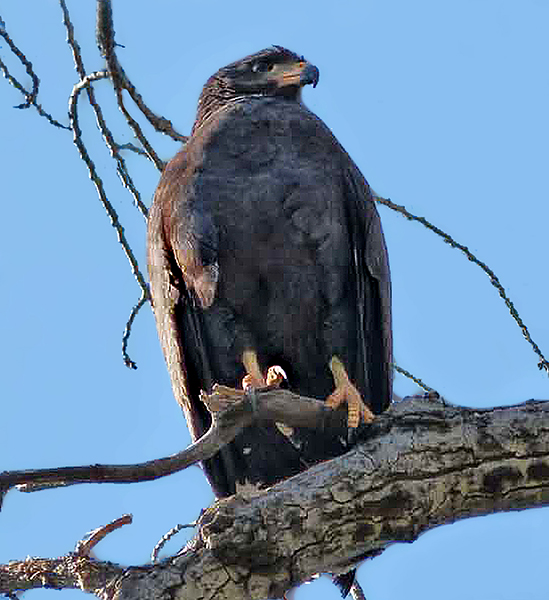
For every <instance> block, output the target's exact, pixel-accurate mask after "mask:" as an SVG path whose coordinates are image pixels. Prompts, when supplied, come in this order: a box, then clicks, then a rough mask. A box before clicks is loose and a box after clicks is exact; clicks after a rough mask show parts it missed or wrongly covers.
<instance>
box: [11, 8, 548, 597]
mask: <svg viewBox="0 0 549 600" xmlns="http://www.w3.org/2000/svg"><path fill="white" fill-rule="evenodd" d="M114 4H115V7H114V8H115V22H116V31H117V41H118V42H119V43H120V44H123V45H124V48H119V50H118V53H119V58H120V60H121V62H122V64H123V65H124V68H125V69H126V71H127V73H128V75H129V76H130V78H131V79H132V80H133V82H134V83H135V84H136V86H137V87H138V89H139V90H140V92H141V93H142V94H143V96H144V98H145V100H146V101H147V102H148V103H149V105H150V106H151V107H152V108H153V109H154V110H155V111H157V112H159V113H161V114H163V115H164V116H166V117H168V118H170V119H171V120H172V121H173V123H174V125H175V126H176V128H178V129H179V130H180V131H181V132H183V133H187V132H189V130H190V128H191V125H192V122H193V119H194V114H195V107H196V100H197V97H198V94H199V92H200V89H201V86H202V84H203V83H204V82H205V80H206V79H207V77H208V76H209V75H211V74H212V73H213V72H214V71H215V70H216V69H217V68H219V67H220V66H222V65H224V64H227V63H228V62H230V61H232V60H235V59H237V58H239V57H241V56H244V55H246V54H248V53H250V52H253V51H255V50H258V49H260V48H263V47H266V46H268V45H270V44H280V45H284V46H287V47H288V48H290V49H292V50H294V51H296V52H299V53H301V54H304V55H305V57H306V58H307V59H309V60H310V61H311V62H313V63H314V64H316V65H317V66H318V67H319V69H320V83H319V85H318V87H317V88H316V89H315V90H313V89H307V90H305V93H304V101H305V102H306V104H307V105H308V106H309V107H310V108H311V109H312V110H313V111H314V112H316V113H317V114H318V115H319V116H320V117H321V118H322V119H324V121H325V122H326V123H327V125H328V126H329V127H330V128H331V129H332V131H333V132H334V133H335V135H336V136H337V137H338V139H339V140H340V141H341V142H342V144H343V145H344V147H345V148H346V149H347V151H348V152H349V153H350V155H351V156H352V157H353V159H354V160H355V162H356V163H357V164H358V166H359V167H360V169H361V170H362V171H363V173H364V175H365V176H366V178H367V179H368V181H369V182H370V184H371V185H372V187H373V188H374V189H375V190H376V191H377V192H378V193H379V194H380V195H385V196H389V197H391V198H392V199H393V201H395V202H397V203H399V204H404V205H406V207H407V208H408V209H409V210H411V211H412V212H414V213H416V214H421V215H423V216H425V217H427V218H428V219H430V220H431V221H432V222H433V223H435V224H436V225H437V226H439V227H441V228H442V229H444V230H446V231H447V232H449V233H450V234H451V235H452V236H454V237H455V238H456V239H457V240H459V241H460V242H461V243H463V244H465V245H467V246H468V247H469V248H470V249H471V250H472V251H473V252H475V253H476V254H477V256H478V257H479V258H480V259H481V260H483V261H485V262H487V263H488V264H489V265H490V266H491V268H492V269H493V270H494V271H495V272H496V274H497V275H498V276H499V277H500V279H501V282H502V283H503V285H504V286H505V287H506V289H507V291H508V293H509V294H510V296H511V297H512V299H513V301H514V302H515V304H516V307H517V309H518V310H519V311H520V313H521V315H522V317H523V319H524V320H525V322H526V323H527V325H528V326H529V328H530V331H531V334H532V336H533V337H534V339H535V340H536V341H537V343H538V344H539V345H540V347H541V349H542V350H544V351H545V353H546V355H549V325H548V321H547V296H548V287H549V286H548V283H547V259H546V257H547V255H548V250H549V248H548V245H549V244H548V235H547V223H548V222H549V202H548V200H549V198H548V192H547V182H546V179H547V177H546V174H547V169H548V164H549V148H548V144H549V141H548V140H549V117H548V116H547V106H548V105H549V79H548V76H547V65H546V57H547V56H548V55H549V38H548V37H547V24H548V23H549V2H548V1H547V0H521V1H520V2H518V1H517V0H515V1H510V0H459V1H458V0H449V1H445V2H441V1H440V0H439V1H434V0H433V1H427V0H416V1H415V2H409V1H404V0H388V1H384V2H381V1H380V0H377V1H373V0H372V1H365V2H358V1H351V0H341V1H339V2H334V3H320V2H312V1H309V0H303V1H302V2H299V3H294V2H288V1H280V2H277V3H273V4H272V5H267V4H259V3H257V2H253V3H252V2H245V1H238V0H235V1H234V2H231V3H221V2H218V3H215V2H210V3H205V2H199V1H197V0H194V1H187V2H178V1H176V0H157V1H156V2H155V3H154V9H152V8H151V6H152V4H151V3H145V2H132V1H130V0H117V2H115V3H114ZM94 5H95V3H94V2H92V1H91V0H88V2H82V1H81V0H79V1H75V0H72V1H71V0H69V8H70V9H71V11H72V13H71V14H72V17H73V20H74V22H75V26H76V32H77V35H78V36H79V39H80V43H81V44H82V47H83V51H84V58H85V60H86V66H87V68H88V69H89V70H90V71H91V70H95V69H99V68H101V67H102V63H101V59H100V58H99V56H98V54H97V51H96V48H95V40H94V10H95V6H94ZM0 14H1V16H2V18H3V19H4V20H5V22H6V26H7V27H8V30H9V31H10V33H11V34H12V36H13V39H14V40H15V42H16V43H17V44H19V46H20V47H21V48H22V49H23V50H24V51H25V52H26V53H27V56H28V58H29V59H30V60H31V61H32V62H33V65H34V66H35V68H36V71H37V73H38V74H39V76H40V77H41V79H42V88H41V95H40V101H41V102H42V104H43V105H44V107H45V108H46V110H48V111H50V112H52V113H53V114H54V116H55V117H56V118H57V119H59V120H63V121H64V122H66V113H67V108H66V107H67V98H68V95H69V93H70V91H71V89H72V86H73V84H74V83H75V82H76V75H75V73H74V70H73V68H72V59H71V55H70V52H69V49H68V46H67V45H66V44H65V41H64V40H65V32H64V30H63V27H62V22H61V14H60V10H59V7H58V6H57V3H55V2H43V0H27V1H26V2H25V3H21V2H19V1H17V0H5V1H4V2H3V6H2V12H1V13H0ZM0 53H1V56H2V58H3V59H4V60H6V61H7V62H8V63H9V64H10V66H11V67H12V68H13V72H14V73H15V74H17V76H18V77H19V78H20V79H21V80H23V81H26V79H25V75H24V71H23V70H22V69H21V68H20V66H19V65H17V63H16V62H15V61H14V60H13V59H12V58H11V57H10V56H9V53H8V52H7V49H6V46H5V44H4V43H2V45H1V47H0ZM96 89H97V92H98V94H99V96H100V98H101V99H103V100H104V102H105V103H106V105H108V106H109V107H110V109H109V110H107V114H108V116H109V118H110V119H111V125H112V127H113V129H115V130H117V131H119V132H121V133H120V135H119V140H120V141H121V142H128V141H132V137H131V133H130V132H129V131H128V130H126V129H125V128H124V127H123V123H122V119H121V116H120V115H119V113H118V111H117V110H116V108H115V107H114V104H113V102H112V96H111V94H110V89H109V86H108V84H107V83H100V84H98V85H97V88H96ZM21 101H22V99H21V97H20V95H19V94H18V93H16V92H15V91H14V90H13V89H12V88H10V87H9V86H8V85H7V84H6V83H5V82H4V81H3V82H0V123H1V126H2V127H1V131H2V133H1V136H0V165H1V166H0V171H1V177H2V180H1V181H2V186H1V190H2V193H1V196H2V218H1V220H0V229H1V234H0V269H1V272H2V284H3V285H2V294H0V339H1V340H2V344H1V345H0V346H1V347H0V370H1V373H2V376H1V378H0V396H1V398H2V402H1V405H0V422H1V423H2V430H1V435H0V459H1V464H0V469H22V468H38V467H47V466H48V467H51V466H60V465H66V464H89V463H94V462H104V463H129V462H137V461H140V460H146V459H150V458H154V457H159V456H164V455H167V454H170V453H173V452H176V451H178V450H180V449H181V448H182V447H184V446H186V445H187V444H188V442H189V437H188V434H187V431H186V428H185V426H184V422H183V418H182V416H181V413H180V411H179V409H178V407H177V405H176V403H175V402H174V401H173V398H172V395H171V390H170V386H169V381H168V376H167V373H166V369H165V366H164V363H163V358H162V356H161V352H160V347H159V344H158V341H157V338H156V332H155V328H154V322H153V318H152V315H151V311H150V309H149V308H148V307H147V308H146V309H144V310H143V311H142V313H141V315H140V316H139V317H138V319H137V322H136V324H135V327H134V333H133V336H132V338H131V341H130V352H131V355H132V358H133V359H134V360H136V361H137V363H138V365H139V369H138V370H137V371H135V372H132V371H129V370H128V369H127V368H126V367H124V365H123V363H122V360H121V355H120V344H121V342H120V340H121V334H122V330H123V327H124V325H125V322H126V319H127V316H128V313H129V311H130V309H131V306H132V305H133V304H134V303H135V301H136V300H137V298H138V295H139V290H138V288H137V285H136V284H135V282H134V280H133V278H132V275H131V272H130V270H129V267H128V265H127V262H126V259H125V258H124V256H123V254H122V252H121V250H120V247H119V246H118V244H117V242H116V236H115V233H114V230H113V229H112V228H111V226H110V224H109V222H108V220H107V218H106V216H105V214H104V211H103V209H102V208H101V206H100V205H99V202H98V201H97V197H96V193H95V190H94V188H93V186H92V184H91V182H90V181H89V179H88V176H87V172H86V169H85V167H84V165H83V163H82V162H81V161H80V159H79V157H78V155H77V152H76V149H75V148H74V146H73V145H72V143H71V135H70V133H68V132H64V131H57V130H55V129H53V128H52V127H51V126H50V125H49V124H48V123H47V122H46V121H45V120H44V119H41V118H40V117H38V116H37V114H36V113H35V112H33V111H31V110H29V111H20V110H14V109H13V108H12V107H13V106H14V105H16V104H19V103H20V102H21ZM116 124H118V125H119V127H117V125H116ZM82 125H83V128H84V131H85V136H86V140H87V142H88V144H89V146H90V149H91V150H92V152H93V155H94V158H95V160H96V163H97V165H98V167H99V169H100V171H101V173H102V174H103V175H104V176H105V180H106V183H107V186H108V193H109V198H110V200H111V202H113V204H114V206H115V207H116V209H117V210H119V211H120V215H121V218H122V219H123V220H124V224H125V227H126V231H127V233H128V235H129V237H130V239H131V241H132V244H133V247H134V250H135V252H136V253H137V255H138V257H139V259H140V260H141V264H142V267H143V268H145V262H144V249H145V223H144V221H143V218H142V217H141V215H140V214H139V213H138V212H137V211H136V210H135V209H134V208H133V207H132V206H131V199H130V196H129V194H128V193H127V192H126V191H125V190H124V189H123V188H122V187H121V186H120V185H119V183H118V180H117V178H116V176H115V175H114V173H113V166H112V162H111V160H110V158H109V156H108V153H107V152H106V151H105V150H104V149H103V148H102V144H101V140H100V137H99V135H98V133H97V131H96V129H95V125H94V122H93V119H92V118H91V113H90V111H89V110H87V109H85V108H84V109H83V111H82ZM153 143H154V144H155V145H156V147H157V148H158V151H159V152H160V154H161V155H162V157H163V158H165V159H167V158H169V157H170V156H171V155H173V154H174V153H175V152H176V151H177V145H176V144H175V143H173V142H170V141H168V140H163V139H161V138H160V137H159V136H153ZM130 167H131V169H132V170H133V174H134V175H135V177H136V180H137V182H138V183H139V185H140V187H141V189H142V191H143V196H144V200H145V201H146V202H147V203H150V198H151V196H152V193H153V191H154V188H155V185H156V183H157V181H158V174H157V173H156V171H155V169H154V168H153V167H151V166H149V165H147V164H146V163H145V162H144V161H143V160H142V159H137V158H131V159H130ZM380 212H381V215H382V219H383V224H384V229H385V233H386V237H387V243H388V246H389V252H390V259H391V267H392V274H393V282H394V315H395V318H394V330H395V353H396V359H397V361H398V362H399V364H401V366H403V367H404V368H406V369H409V370H410V371H412V372H414V373H415V374H416V375H418V376H420V377H422V378H423V379H424V380H425V381H426V382H427V383H428V384H429V385H431V386H432V387H434V388H436V389H438V390H439V391H440V393H441V394H443V395H444V396H445V397H446V398H447V399H448V400H450V401H451V402H454V403H457V404H463V405H466V406H478V407H486V406H493V405H504V404H511V403H516V402H522V401H524V400H527V399H529V398H538V399H544V398H545V399H546V398H548V397H549V393H548V390H549V379H548V377H547V375H545V374H542V373H540V372H539V371H538V369H537V366H536V363H537V360H536V356H535V355H534V353H533V352H532V350H531V349H530V347H529V346H528V344H527V343H526V342H525V341H524V339H523V337H522V335H521V333H520V331H519V329H518V328H517V326H516V325H515V324H514V322H513V321H512V320H511V318H510V316H509V315H508V313H507V310H506V308H505V306H504V305H503V303H502V302H501V301H500V299H499V297H498V294H497V292H496V291H495V289H494V288H493V287H492V286H491V285H490V283H489V281H488V279H487V277H486V276H485V275H484V274H482V273H481V272H480V271H479V270H478V269H477V268H476V267H475V266H474V265H472V264H471V263H470V262H469V261H467V260H466V259H465V258H464V257H463V256H461V255H460V254H459V253H458V252H456V251H455V250H451V249H450V248H449V247H448V246H447V245H446V244H444V243H443V242H442V241H441V240H439V239H438V238H436V237H435V236H434V235H433V234H431V233H429V232H427V231H425V230H424V229H423V228H422V227H421V226H420V225H418V224H416V223H410V222H408V221H406V220H405V219H404V218H402V217H401V216H400V215H397V214H394V213H392V212H391V211H389V210H387V209H385V208H383V207H382V208H381V209H380ZM396 391H397V392H398V393H400V394H405V393H411V392H414V391H415V388H414V386H413V385H411V384H409V383H407V382H405V381H403V380H402V379H400V378H398V379H397V381H396ZM211 500H212V495H211V492H210V491H209V488H208V485H207V483H206V480H205V478H204V477H203V475H202V474H201V472H200V470H199V469H198V468H196V467H193V468H191V469H189V470H188V471H186V472H183V473H179V474H176V475H173V476H171V477H169V478H165V479H163V480H160V481H155V482H150V483H142V484H137V485H132V486H114V485H108V486H99V485H93V486H76V487H73V488H68V489H66V490H53V491H48V492H41V493H37V494H30V495H24V494H19V493H17V492H12V493H10V494H9V495H8V497H7V499H6V502H5V507H4V510H3V511H2V513H0V562H6V561H7V560H9V559H20V558H23V557H25V556H27V555H32V556H58V555H61V554H64V553H66V552H68V551H70V550H71V549H72V548H73V545H74V543H75V542H76V541H77V540H78V539H80V538H81V537H82V536H83V535H84V534H85V532H87V531H89V530H90V529H93V528H95V527H97V526H99V525H101V524H104V523H106V522H108V521H110V520H112V519H114V518H116V517H118V516H120V515H121V514H122V513H125V512H131V513H133V515H134V524H133V525H131V526H129V527H125V528H123V529H122V530H120V531H117V532H116V533H114V534H112V535H111V536H110V537H108V538H107V539H106V540H104V541H103V542H102V543H101V544H100V545H99V546H97V549H96V551H97V555H98V556H99V557H100V558H102V559H106V560H107V559H108V560H113V561H116V562H121V563H125V564H140V563H143V562H146V561H147V560H148V556H149V554H150V551H151V548H152V547H153V546H154V544H155V543H156V541H157V540H158V539H159V538H160V537H161V536H162V535H163V534H164V533H165V532H166V531H167V530H169V529H170V528H171V527H173V526H174V525H175V524H177V523H186V522H190V521H193V520H194V519H195V518H196V517H197V516H198V514H199V512H200V509H201V508H203V507H205V506H207V505H209V504H210V502H211ZM548 510H549V509H540V510H531V511H525V512H516V513H512V514H501V515H495V516H490V517H485V518H479V519H471V520H468V521H462V522H458V523H455V524H453V525H450V526H445V527H440V528H438V529H435V530H433V531H431V532H429V533H427V534H425V535H423V536H422V537H421V538H420V539H419V540H418V541H416V542H414V543H413V544H406V545H404V544H399V545H394V546H393V547H391V548H390V549H389V550H387V551H386V552H385V553H384V554H383V555H382V556H380V557H379V558H376V559H375V560H373V561H370V562H368V563H366V564H365V565H363V566H362V567H361V569H360V570H359V579H360V581H361V583H362V585H363V587H364V589H365V592H366V595H367V597H368V598H369V600H397V599H398V600H401V599H402V598H406V600H416V599H417V600H419V599H421V600H431V599H432V600H435V599H437V600H438V599H440V598H444V599H445V600H454V599H456V600H457V599H458V598H459V599H462V598H467V599H469V600H476V599H479V600H480V599H482V600H492V599H494V600H496V599H497V600H523V599H528V600H538V599H539V600H541V599H542V598H543V599H545V598H546V597H547V589H546V576H545V572H546V556H547V552H548V542H547V540H548V539H549V512H548ZM183 542H184V537H183V536H179V537H178V538H177V539H176V540H175V541H173V542H172V543H171V544H170V545H169V546H168V547H167V548H166V550H167V551H176V550H177V549H178V548H179V547H180V545H182V543H183ZM54 594H55V592H53V591H46V590H42V591H36V592H31V593H30V594H28V595H29V597H31V598H35V599H38V598H46V596H48V597H49V598H52V597H53V595H54ZM77 595H78V596H81V594H80V593H79V592H63V597H64V598H66V599H67V600H68V599H69V598H76V596H77ZM337 597H338V596H337V592H336V590H335V588H333V586H332V585H331V583H330V582H329V581H328V580H327V579H325V578H323V579H321V580H319V581H316V582H315V583H313V584H309V585H307V586H303V587H302V588H301V589H300V590H299V591H298V593H297V598H298V600H305V599H309V598H311V599H312V598H322V599H324V598H337Z"/></svg>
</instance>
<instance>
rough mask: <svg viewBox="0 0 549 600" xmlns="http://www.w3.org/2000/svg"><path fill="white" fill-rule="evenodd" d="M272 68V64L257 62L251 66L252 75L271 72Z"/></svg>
mask: <svg viewBox="0 0 549 600" xmlns="http://www.w3.org/2000/svg"><path fill="white" fill-rule="evenodd" d="M273 66H274V65H273V64H272V63H268V62H265V61H257V62H254V64H253V65H252V72H253V73H265V72H267V71H272V70H273Z"/></svg>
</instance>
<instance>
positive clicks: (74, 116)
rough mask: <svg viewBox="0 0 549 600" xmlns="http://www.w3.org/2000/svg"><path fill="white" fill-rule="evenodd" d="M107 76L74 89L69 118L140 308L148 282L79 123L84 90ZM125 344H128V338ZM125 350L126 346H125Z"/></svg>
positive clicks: (86, 80)
mask: <svg viewBox="0 0 549 600" xmlns="http://www.w3.org/2000/svg"><path fill="white" fill-rule="evenodd" d="M107 76H108V75H107V73H106V72H105V71H98V72H96V73H91V74H90V75H87V76H86V77H84V79H83V80H82V81H81V82H80V83H79V84H77V85H76V86H75V87H74V89H73V91H72V93H71V95H70V99H69V118H70V122H71V125H72V130H73V140H74V143H75V145H76V147H77V148H78V151H79V153H80V157H81V158H82V160H83V161H84V162H85V163H86V166H87V167H88V171H89V174H90V179H91V180H92V181H93V183H94V185H95V187H96V190H97V193H98V195H99V200H100V201H101V204H102V205H103V207H104V209H105V211H106V212H107V215H108V216H109V218H110V221H111V225H112V226H113V227H114V228H115V230H116V233H117V235H118V241H119V243H120V245H121V246H122V248H123V250H124V253H125V254H126V258H127V259H128V261H129V263H130V266H131V268H132V273H133V276H134V277H135V279H136V280H137V283H138V284H139V287H140V288H141V300H140V301H139V303H138V306H139V305H140V304H141V305H142V304H143V303H144V302H145V300H143V298H145V299H146V298H148V294H149V290H148V286H147V282H146V280H145V278H144V276H143V274H142V273H141V270H140V268H139V263H138V262H137V258H136V257H135V255H134V253H133V250H132V249H131V246H130V244H129V242H128V240H127V238H126V234H125V232H124V228H123V227H122V224H121V223H120V220H119V218H118V214H117V212H116V210H115V209H114V207H113V205H112V204H111V202H110V201H109V199H108V198H107V194H106V192H105V188H104V186H103V181H102V179H101V177H100V176H99V174H98V173H97V169H96V168H95V163H94V162H93V160H92V159H91V157H90V155H89V153H88V151H87V149H86V146H85V144H84V142H83V140H82V130H81V129H80V124H79V121H78V109H77V105H78V98H79V97H80V94H81V92H82V90H84V89H87V88H89V86H90V84H91V82H93V81H96V80H98V79H104V78H105V77H107ZM134 312H135V313H136V312H137V311H134ZM134 316H135V315H134ZM132 321H133V319H132ZM129 328H131V323H130V325H129V327H128V325H127V326H126V329H127V330H129ZM128 335H129V334H128ZM124 343H125V344H127V337H126V339H125V341H124ZM124 349H125V346H124ZM124 359H125V361H126V360H128V361H130V359H129V357H128V356H127V353H126V354H125V357H124Z"/></svg>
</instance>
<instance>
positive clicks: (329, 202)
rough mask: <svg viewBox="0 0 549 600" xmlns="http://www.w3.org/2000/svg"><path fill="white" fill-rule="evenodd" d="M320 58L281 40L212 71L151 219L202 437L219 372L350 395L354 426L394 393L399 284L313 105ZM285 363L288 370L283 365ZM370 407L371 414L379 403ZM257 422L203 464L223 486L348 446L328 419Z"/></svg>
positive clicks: (358, 185)
mask: <svg viewBox="0 0 549 600" xmlns="http://www.w3.org/2000/svg"><path fill="white" fill-rule="evenodd" d="M317 81H318V69H317V68H316V67H315V66H313V65H311V64H310V63H308V62H307V61H305V59H304V58H303V57H301V56H298V55H296V54H294V53H293V52H290V51H289V50H286V49H284V48H281V47H279V46H275V47H272V48H269V49H266V50H262V51H261V52H258V53H257V54H253V55H251V56H248V57H246V58H243V59H242V60H239V61H237V62H234V63H232V64H230V65H228V66H226V67H224V68H222V69H220V70H219V71H218V72H217V73H215V75H213V76H212V77H210V79H209V80H208V81H207V83H206V85H205V86H204V89H203V91H202V94H201V96H200V99H199V103H198V112H197V116H196V121H195V123H194V126H193V130H192V135H191V137H190V138H189V140H188V142H187V143H186V144H185V145H184V147H183V148H182V150H181V151H180V152H179V153H178V154H177V155H176V156H175V157H174V158H173V159H172V160H171V161H170V162H169V163H168V165H167V166H166V168H165V170H164V172H163V174H162V178H161V180H160V183H159V185H158V189H157V190H156V194H155V197H154V202H153V206H152V208H151V211H150V216H149V238H148V245H149V248H148V252H149V271H150V280H151V294H152V300H153V307H154V313H155V316H156V322H157V326H158V332H159V336H160V340H161V343H162V348H163V351H164V355H165V357H166V362H167V364H168V369H169V372H170V376H171V380H172V385H173V390H174V394H175V397H176V399H177V401H178V402H179V404H180V405H181V407H182V408H183V411H184V413H185V417H186V419H187V422H188V425H189V429H190V431H191V435H192V437H193V439H197V438H199V437H200V436H202V435H203V434H204V432H205V431H207V429H208V427H209V424H210V417H209V414H208V412H207V411H206V410H205V407H204V405H203V404H202V402H201V401H200V399H199V393H200V391H201V390H207V391H208V390H210V389H211V387H212V385H213V384H214V383H221V384H225V385H228V386H233V387H234V386H238V387H239V386H241V385H242V381H243V380H244V379H245V381H246V382H247V383H248V384H251V385H253V386H262V385H264V384H265V378H266V372H267V371H268V370H269V368H270V367H275V366H281V367H282V368H283V369H284V371H285V373H286V375H287V383H288V386H289V388H290V389H291V390H293V391H295V392H296V393H298V394H300V395H303V396H309V397H313V398H318V399H328V400H327V401H328V403H329V404H330V405H331V406H337V405H338V404H340V403H347V405H348V407H349V409H348V410H349V423H350V425H351V426H356V425H357V424H358V422H359V420H360V419H361V418H362V419H364V420H369V419H371V418H372V412H373V413H380V412H381V411H383V410H384V409H386V408H387V406H388V405H389V403H390V400H391V387H392V376H391V361H392V336H391V290H390V278H389V267H388V260H387V250H386V247H385V241H384V237H383V233H382V229H381V223H380V219H379V216H378V213H377V210H376V207H375V205H374V202H373V199H372V193H371V190H370V188H369V186H368V183H367V182H366V181H365V179H364V177H363V176H362V174H361V173H360V171H359V170H358V168H357V167H356V165H355V164H354V163H353V161H352V160H351V158H350V157H349V156H348V154H347V153H346V152H345V150H344V149H343V148H342V147H341V145H340V144H339V143H338V141H337V140H336V139H335V137H334V136H333V134H332V133H331V132H330V130H329V129H328V128H327V127H326V125H325V124H324V123H323V122H322V121H321V120H320V119H319V118H318V117H317V116H315V115H314V114H313V113H312V112H311V111H310V110H308V109H307V108H306V107H305V106H304V105H303V103H302V102H301V89H302V87H303V86H304V85H307V84H313V86H315V85H316V83H317ZM270 372H271V374H272V373H274V374H275V376H276V373H277V371H276V370H273V369H271V371H270ZM370 411H372V412H370ZM287 433H288V432H285V433H282V432H281V430H280V429H279V428H278V427H277V426H276V424H274V423H273V424H258V425H254V426H252V427H249V428H247V429H245V430H244V431H243V432H242V433H241V434H240V435H239V436H238V437H237V438H236V439H235V440H234V442H232V443H231V444H230V445H228V446H227V447H225V448H224V449H223V450H222V451H221V452H219V454H217V455H216V456H215V457H214V458H212V459H210V460H208V461H206V462H205V464H204V469H205V471H206V475H207V476H208V479H209V481H210V483H211V485H212V488H213V490H214V492H215V494H216V496H218V497H222V496H228V495H231V494H233V493H235V491H236V490H237V486H238V484H256V485H259V486H268V485H271V484H274V483H276V482H277V481H280V480H281V479H284V478H286V477H288V476H291V475H294V474H296V473H298V472H299V471H302V470H303V469H305V468H306V467H307V466H309V465H311V464H314V463H315V462H318V461H321V460H325V459H327V458H331V457H334V456H337V455H340V454H342V453H343V452H345V451H346V450H347V449H348V448H347V440H346V439H342V438H341V437H338V436H336V435H332V434H330V433H329V432H326V431H316V430H306V429H295V430H294V431H293V433H292V434H291V435H287Z"/></svg>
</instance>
